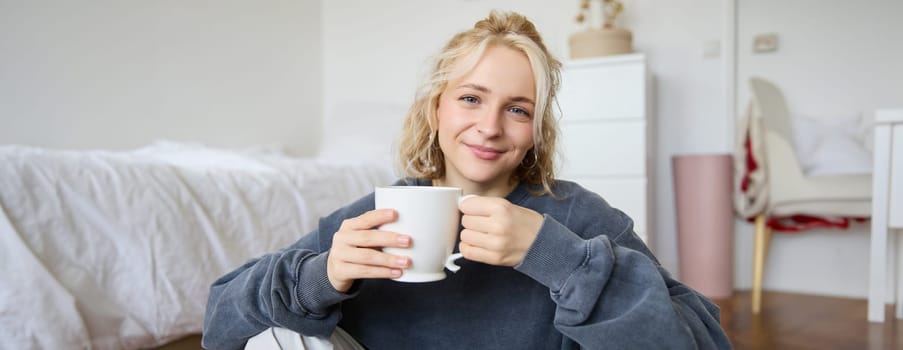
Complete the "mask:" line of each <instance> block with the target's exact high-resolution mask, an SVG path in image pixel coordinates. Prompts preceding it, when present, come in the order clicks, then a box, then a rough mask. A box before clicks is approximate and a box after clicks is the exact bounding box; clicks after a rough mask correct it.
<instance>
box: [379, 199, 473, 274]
mask: <svg viewBox="0 0 903 350" xmlns="http://www.w3.org/2000/svg"><path fill="white" fill-rule="evenodd" d="M461 193H462V192H461V189H460V188H457V187H432V186H382V187H377V188H376V209H383V208H391V209H395V211H396V212H397V213H398V220H396V221H394V222H390V223H387V224H384V225H382V226H380V228H379V229H380V230H383V231H391V232H397V233H401V234H405V235H408V236H411V246H410V247H408V248H383V251H384V252H386V253H389V254H396V255H401V256H407V257H410V258H411V266H410V267H409V268H408V269H406V270H404V272H403V273H402V275H401V277H399V278H395V279H394V280H396V281H400V282H430V281H438V280H441V279H444V278H445V271H443V268H448V269H449V270H450V271H451V272H457V271H458V270H459V269H460V268H461V267H460V266H458V265H455V263H454V261H455V260H457V259H459V258H461V254H460V253H458V254H452V251H453V250H454V247H455V242H456V241H457V238H458V228H459V225H460V218H461V212H460V211H458V200H459V199H461Z"/></svg>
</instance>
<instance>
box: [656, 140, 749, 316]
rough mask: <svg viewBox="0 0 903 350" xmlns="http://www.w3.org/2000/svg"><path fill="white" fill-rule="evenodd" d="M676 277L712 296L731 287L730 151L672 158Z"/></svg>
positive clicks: (719, 295) (721, 295) (725, 294)
mask: <svg viewBox="0 0 903 350" xmlns="http://www.w3.org/2000/svg"><path fill="white" fill-rule="evenodd" d="M671 162H672V168H673V171H674V197H675V202H676V210H677V241H678V258H679V264H680V280H681V282H683V283H684V284H686V285H688V286H690V287H691V288H693V289H695V290H697V291H699V292H700V293H702V294H703V295H705V296H707V297H709V298H712V299H725V298H730V297H731V295H732V294H733V291H734V254H733V252H734V220H733V218H734V216H733V202H732V196H733V178H734V175H733V173H734V167H733V159H732V156H731V155H730V154H713V155H681V156H674V157H673V158H672V159H671Z"/></svg>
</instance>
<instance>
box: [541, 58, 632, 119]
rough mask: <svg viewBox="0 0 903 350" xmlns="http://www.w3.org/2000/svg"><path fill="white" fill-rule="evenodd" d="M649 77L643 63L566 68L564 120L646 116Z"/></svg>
mask: <svg viewBox="0 0 903 350" xmlns="http://www.w3.org/2000/svg"><path fill="white" fill-rule="evenodd" d="M645 96H646V76H645V69H644V67H643V65H642V64H637V63H625V64H616V65H605V66H589V67H573V68H565V70H564V71H563V72H562V74H561V92H560V94H559V98H558V101H559V104H560V105H561V113H562V120H584V119H589V118H606V119H621V118H643V117H644V116H645V115H646V101H645Z"/></svg>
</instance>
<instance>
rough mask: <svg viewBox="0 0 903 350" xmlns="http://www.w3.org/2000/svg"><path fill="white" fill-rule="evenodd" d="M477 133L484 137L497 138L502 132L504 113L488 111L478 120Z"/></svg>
mask: <svg viewBox="0 0 903 350" xmlns="http://www.w3.org/2000/svg"><path fill="white" fill-rule="evenodd" d="M476 126H477V132H479V133H480V134H482V135H484V136H496V135H498V134H500V133H501V132H502V113H501V112H498V111H495V110H488V111H487V112H486V113H483V115H481V116H480V118H479V120H477V125H476Z"/></svg>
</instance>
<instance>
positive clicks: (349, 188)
mask: <svg viewBox="0 0 903 350" xmlns="http://www.w3.org/2000/svg"><path fill="white" fill-rule="evenodd" d="M326 137H329V136H328V135H327V136H326ZM332 159H336V158H335V157H324V158H297V157H292V156H289V155H287V154H285V153H283V152H280V151H277V150H273V149H271V148H267V147H261V148H244V149H222V148H213V147H208V146H204V145H200V144H191V143H175V142H157V143H154V144H151V145H148V146H146V147H141V148H138V149H134V150H129V151H118V152H112V151H100V150H97V151H71V150H49V149H42V148H36V147H26V146H15V145H7V146H0V274H2V277H0V325H2V327H0V339H2V341H0V349H39V348H40V349H137V348H153V347H157V346H161V345H163V344H166V343H169V342H172V341H174V340H177V339H179V338H182V337H184V336H186V335H192V334H198V333H200V331H201V325H202V321H203V315H204V307H205V303H206V299H207V293H208V287H209V285H210V284H211V282H213V280H214V279H216V278H217V277H219V276H221V275H223V274H224V273H226V272H228V271H230V270H232V269H234V268H235V267H237V266H239V265H240V264H242V263H243V262H245V261H247V260H248V259H250V258H252V257H255V256H258V255H260V254H263V253H265V252H268V251H272V250H275V249H278V248H280V247H283V246H286V245H288V244H290V243H291V242H294V241H295V240H297V239H298V238H299V237H300V236H301V235H303V234H304V233H306V232H309V231H310V230H311V229H313V228H315V227H316V224H317V222H318V219H319V218H320V217H321V216H324V215H326V214H328V213H330V212H331V211H333V210H335V209H337V208H338V207H340V206H342V205H344V204H347V203H348V202H349V201H351V200H353V199H355V198H358V197H360V196H362V195H365V194H366V193H369V192H370V191H372V189H373V187H374V186H377V185H384V184H389V183H391V182H392V181H393V180H394V179H395V178H396V176H395V174H394V172H393V171H392V169H391V167H389V166H387V165H386V163H385V162H383V161H380V162H369V161H365V160H361V159H358V160H348V159H345V160H343V161H335V160H332ZM195 344H196V343H195Z"/></svg>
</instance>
